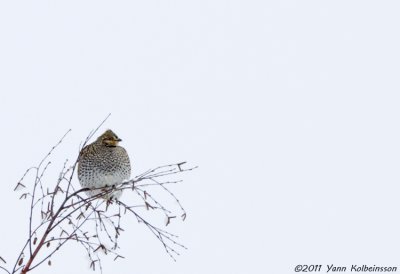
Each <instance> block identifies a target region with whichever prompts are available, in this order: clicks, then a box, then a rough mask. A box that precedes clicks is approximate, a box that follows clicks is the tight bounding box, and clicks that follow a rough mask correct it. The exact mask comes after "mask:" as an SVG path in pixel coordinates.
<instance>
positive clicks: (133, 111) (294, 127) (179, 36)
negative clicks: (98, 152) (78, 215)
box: [0, 0, 400, 274]
mask: <svg viewBox="0 0 400 274" xmlns="http://www.w3.org/2000/svg"><path fill="white" fill-rule="evenodd" d="M399 8H400V4H399V3H398V2H396V1H385V2H382V1H301V2H300V1H236V0H226V1H223V0H212V1H208V0H205V1H174V0H173V1H99V0H97V1H91V0H90V1H75V0H72V1H66V2H60V1H57V2H54V1H2V2H1V3H0V41H1V43H0V114H1V115H0V125H1V129H2V130H1V134H0V143H1V156H2V157H0V166H1V167H2V168H1V171H2V182H1V184H0V191H1V193H2V194H3V196H2V199H0V214H1V216H2V222H1V223H2V225H1V226H0V256H2V257H4V258H5V259H6V260H7V261H8V262H9V264H12V263H13V262H14V260H15V259H16V258H15V256H17V253H18V251H19V249H20V248H21V246H22V245H23V243H24V241H25V239H26V235H27V233H28V230H27V219H26V214H27V206H26V204H25V203H24V202H21V201H19V200H18V197H19V193H18V194H16V193H14V192H13V188H14V186H15V184H16V182H17V181H18V180H19V178H20V177H21V175H22V174H23V173H24V171H25V170H26V168H28V167H30V166H32V165H33V164H36V163H38V162H39V161H40V160H41V159H42V157H43V156H44V155H45V154H46V153H47V151H48V150H49V149H50V148H51V146H53V145H54V144H55V143H56V142H57V141H58V140H59V138H60V137H61V136H62V135H63V134H64V133H65V132H66V131H67V130H68V129H69V128H71V129H72V132H71V134H70V135H69V136H68V138H67V139H66V141H65V142H64V143H63V145H62V146H61V147H60V150H58V152H57V157H58V158H57V159H58V161H59V163H57V161H56V162H55V163H54V166H53V168H54V170H55V171H57V167H58V166H57V164H60V163H62V162H63V160H64V159H65V158H69V159H71V160H73V159H74V158H75V157H76V154H77V152H78V147H79V144H80V142H81V141H82V140H83V139H84V138H85V137H86V136H87V134H88V133H89V131H90V130H91V129H93V128H95V127H96V126H97V125H98V123H99V122H100V121H101V120H102V119H103V118H104V117H105V116H106V115H107V114H108V113H112V115H111V117H110V119H109V120H108V121H107V123H106V125H105V127H104V128H103V129H106V128H111V129H113V130H114V131H115V132H116V133H117V134H118V135H119V136H120V137H121V138H122V139H123V143H122V145H123V146H124V147H125V148H126V149H127V150H128V152H129V154H130V156H131V158H132V161H133V173H134V174H138V173H140V172H143V171H144V170H146V169H148V168H150V167H155V166H157V165H161V164H166V163H173V162H178V161H184V160H185V161H188V162H189V164H192V165H199V166H200V168H199V169H198V170H196V171H194V172H191V173H188V174H186V175H184V176H182V178H183V179H185V182H184V183H183V184H181V185H178V186H176V187H174V191H175V192H176V194H177V195H178V196H179V197H180V199H181V201H182V203H183V205H184V206H185V208H186V210H187V211H188V217H187V219H186V221H185V222H183V223H181V222H176V223H174V224H173V225H172V226H171V229H172V231H173V232H176V233H177V234H179V235H180V237H181V241H182V242H183V243H184V244H185V245H187V246H188V247H189V249H188V250H187V251H185V252H183V253H182V255H181V256H180V257H179V258H178V260H177V262H173V261H172V260H171V259H170V258H169V256H167V255H166V254H165V252H164V251H163V249H162V246H161V245H160V244H159V242H158V241H157V240H156V239H155V238H154V236H153V235H152V234H151V233H149V231H147V229H146V228H145V227H144V226H142V225H139V224H137V223H136V222H135V221H133V220H132V221H126V222H125V226H124V228H125V233H124V234H123V237H122V240H121V248H122V249H121V252H122V254H123V255H125V257H126V259H125V260H122V261H117V262H113V261H112V260H105V261H104V262H103V263H104V273H105V274H107V273H149V274H160V273H165V274H167V273H171V274H172V273H174V274H176V273H182V274H187V273H191V274H204V273H229V274H234V273H238V274H240V273H294V271H293V269H294V267H295V266H296V265H297V264H337V265H349V264H370V265H373V264H376V265H384V266H393V265H396V263H397V262H398V259H399V256H400V248H399V247H400V236H399V231H400V221H399V217H398V216H399V210H400V199H399V192H400V187H399V185H400V184H399V183H400V173H399V167H400V156H399V155H400V123H399V117H400V108H399V105H400V92H399V91H400V81H399V73H400V65H399V64H400V51H399V49H400V38H399V35H398V31H399V30H398V27H399V24H400V17H399V16H398V11H399ZM51 179H52V178H51V177H49V178H48V183H49V184H51ZM76 183H77V182H76ZM124 195H125V194H124ZM52 262H53V266H51V267H48V266H47V265H43V266H42V267H41V268H39V269H38V270H37V271H33V272H32V273H42V274H46V273H54V272H56V273H60V274H62V273H92V271H91V270H90V269H89V267H88V263H87V260H86V258H85V252H84V250H83V249H82V248H81V247H79V246H77V245H73V244H71V245H69V246H67V247H66V248H65V249H64V251H62V252H61V253H59V254H58V255H57V256H55V257H54V258H53V259H52Z"/></svg>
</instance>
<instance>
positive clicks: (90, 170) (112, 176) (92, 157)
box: [78, 129, 131, 200]
mask: <svg viewBox="0 0 400 274" xmlns="http://www.w3.org/2000/svg"><path fill="white" fill-rule="evenodd" d="M121 141H122V140H121V139H120V138H119V137H118V136H117V135H116V134H115V133H114V132H113V131H112V130H110V129H108V130H106V131H105V132H104V133H103V134H102V135H100V136H99V137H98V138H97V140H96V141H94V142H93V143H91V144H89V145H87V146H85V147H84V148H82V150H81V152H80V154H79V157H78V179H79V182H80V184H81V186H82V188H90V189H93V190H89V191H86V194H87V195H88V196H89V197H92V196H94V195H97V194H99V193H101V192H102V190H101V189H96V188H101V187H105V186H116V185H119V184H122V183H123V182H124V181H126V180H128V179H129V178H130V176H131V163H130V160H129V155H128V153H127V151H126V150H125V148H123V147H122V146H119V142H121ZM121 195H122V191H121V190H118V191H114V192H112V193H110V194H106V195H105V196H104V197H102V198H104V199H106V200H113V199H119V198H120V196H121Z"/></svg>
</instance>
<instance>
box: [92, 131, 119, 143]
mask: <svg viewBox="0 0 400 274" xmlns="http://www.w3.org/2000/svg"><path fill="white" fill-rule="evenodd" d="M97 141H98V142H100V143H101V144H102V145H104V146H107V147H116V146H118V143H119V142H121V141H122V140H121V139H120V138H118V136H117V134H115V133H114V132H113V131H112V130H111V129H108V130H106V132H104V133H103V134H102V135H100V136H99V138H97Z"/></svg>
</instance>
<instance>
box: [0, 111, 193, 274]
mask: <svg viewBox="0 0 400 274" xmlns="http://www.w3.org/2000/svg"><path fill="white" fill-rule="evenodd" d="M108 117H109V115H108V116H107V117H106V119H104V120H103V121H102V122H101V124H100V125H99V127H97V128H96V129H95V130H92V131H91V132H90V134H89V135H88V137H87V138H86V140H85V141H84V142H83V146H81V148H82V147H84V146H85V145H86V144H87V143H88V141H89V140H90V139H91V138H92V137H93V135H94V134H95V133H96V132H97V130H98V129H99V128H100V126H101V125H103V123H104V122H105V121H106V120H107V119H108ZM69 132H70V130H68V132H67V133H66V134H65V135H64V136H63V137H62V138H61V139H60V140H59V141H58V142H57V143H56V145H54V146H53V147H52V148H51V150H50V151H49V153H47V154H46V155H45V157H44V158H43V159H42V160H41V161H40V162H39V164H38V165H37V166H34V167H31V168H29V169H27V170H26V172H25V173H24V175H23V176H22V178H21V180H20V181H19V182H18V183H17V185H16V187H15V189H14V190H15V191H17V190H19V189H25V190H26V189H29V188H30V189H31V190H30V191H27V192H25V193H23V194H22V195H21V198H30V208H29V210H30V212H29V220H28V225H29V229H28V239H27V241H26V242H25V244H24V246H23V247H22V248H21V251H20V253H19V254H18V257H17V259H16V261H15V264H14V266H13V268H12V270H11V271H10V270H7V269H6V268H5V267H2V266H0V269H2V270H4V271H6V272H7V273H9V274H15V273H17V272H20V273H22V274H25V273H28V272H30V271H31V270H33V269H35V268H37V267H38V266H40V265H42V264H43V263H46V262H47V264H48V265H51V260H50V259H51V257H52V256H53V255H55V254H56V253H57V252H58V251H59V250H60V249H61V248H62V247H63V246H64V245H65V243H67V242H76V243H78V244H79V245H80V246H82V247H83V249H84V251H85V252H86V253H87V255H88V257H89V258H90V267H91V268H92V269H93V270H96V269H98V270H100V272H102V265H101V257H100V256H99V254H100V253H104V254H111V255H113V256H114V260H116V259H119V258H122V259H123V258H125V257H124V256H122V254H120V253H119V251H118V250H119V249H120V244H119V235H120V234H121V233H122V232H123V231H124V229H123V228H122V227H121V219H122V218H123V216H132V217H133V218H135V219H136V220H137V221H138V222H139V223H141V224H144V225H145V226H146V227H147V228H148V230H149V231H150V232H151V233H152V234H153V235H154V236H155V237H156V238H157V239H158V240H159V241H160V243H161V245H162V246H163V248H164V250H165V251H166V253H167V254H168V255H169V256H170V257H171V258H173V259H174V260H175V256H177V255H179V254H180V253H179V249H186V247H185V246H184V245H182V244H181V243H179V242H178V240H177V236H176V235H174V234H172V233H170V232H168V231H166V230H164V229H162V228H160V227H158V226H155V225H154V224H152V223H150V221H148V220H147V219H146V218H145V215H144V214H146V215H148V214H150V211H149V210H150V209H152V212H154V213H155V214H156V213H157V212H161V213H162V214H163V215H164V218H166V225H168V224H169V223H170V222H171V221H172V220H173V219H175V218H176V216H178V215H180V216H181V217H182V220H184V219H185V218H186V211H185V210H184V208H183V206H182V204H181V203H180V201H179V199H178V198H177V197H176V196H175V194H174V193H173V192H172V191H171V190H170V189H169V188H168V187H167V185H173V184H177V183H180V182H182V180H171V179H169V180H167V179H168V178H170V177H171V176H174V175H177V174H181V173H184V172H188V171H191V170H193V169H195V168H197V167H189V168H185V165H184V164H185V163H186V162H180V163H176V164H169V165H164V166H159V167H156V168H151V169H149V170H147V171H146V172H144V173H142V174H140V175H138V176H136V177H134V178H133V179H131V180H129V181H126V182H123V183H121V184H119V185H116V186H107V187H102V188H95V189H88V188H83V189H82V188H79V187H76V186H74V182H73V175H74V172H75V170H76V167H77V163H78V161H79V158H78V157H76V160H75V162H74V163H72V165H70V166H68V161H67V160H66V161H65V162H64V164H63V166H62V168H61V172H60V173H59V177H58V178H57V180H55V181H56V183H55V185H54V184H46V183H45V178H44V175H45V174H46V172H47V170H48V169H49V168H50V163H51V161H50V158H51V157H52V155H53V154H54V151H55V150H56V148H57V147H58V146H60V145H61V143H62V142H63V141H64V139H65V138H66V136H67V135H68V133H69ZM78 155H79V153H78ZM32 171H34V175H35V176H34V177H35V178H34V180H33V182H32V183H31V184H30V183H28V182H24V179H25V178H26V176H27V174H29V173H30V172H32ZM23 182H24V183H23ZM50 185H53V187H50ZM27 186H28V187H27ZM155 188H158V190H159V191H158V192H157V193H158V195H160V193H165V194H166V195H164V196H165V197H163V199H161V200H160V199H159V198H156V196H155V194H153V190H155ZM88 190H100V191H99V192H98V194H96V195H94V196H90V197H88V196H86V195H85V194H83V192H86V191H88ZM160 190H161V192H160ZM116 191H126V192H131V193H132V195H134V197H135V196H136V198H131V199H129V200H130V202H129V203H126V202H123V201H121V200H108V199H107V198H106V197H112V195H110V194H112V193H113V192H116ZM96 193H97V192H96ZM168 197H169V198H172V200H173V201H174V202H176V203H177V204H178V208H177V209H173V208H169V207H167V206H166V205H165V201H163V200H165V198H167V199H168ZM145 209H147V210H145ZM143 210H144V211H143ZM176 210H178V212H176ZM179 211H180V213H179ZM177 213H178V214H177ZM25 255H26V256H25ZM0 261H2V262H4V263H6V262H5V260H4V259H2V258H1V257H0Z"/></svg>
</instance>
